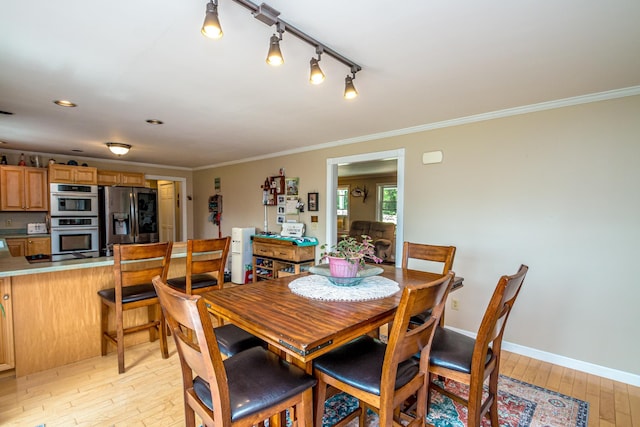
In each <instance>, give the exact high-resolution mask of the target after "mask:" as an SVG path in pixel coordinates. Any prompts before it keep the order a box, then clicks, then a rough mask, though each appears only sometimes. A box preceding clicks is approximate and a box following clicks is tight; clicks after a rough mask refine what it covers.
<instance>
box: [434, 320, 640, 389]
mask: <svg viewBox="0 0 640 427" xmlns="http://www.w3.org/2000/svg"><path fill="white" fill-rule="evenodd" d="M447 329H451V330H452V331H456V332H458V333H461V334H463V335H466V336H469V337H471V338H475V337H476V334H475V333H472V332H469V331H465V330H462V329H458V328H453V327H450V326H447ZM502 348H503V349H504V350H507V351H510V352H512V353H516V354H521V355H523V356H527V357H531V358H532V359H537V360H541V361H543V362H548V363H553V364H554V365H558V366H563V367H565V368H570V369H575V370H576V371H581V372H586V373H588V374H592V375H597V376H599V377H603V378H608V379H610V380H613V381H618V382H621V383H625V384H629V385H632V386H635V387H640V375H636V374H632V373H630V372H624V371H619V370H617V369H611V368H608V367H606V366H600V365H596V364H593V363H589V362H584V361H582V360H576V359H571V358H569V357H565V356H560V355H558V354H554V353H549V352H546V351H542V350H538V349H535V348H531V347H526V346H523V345H520V344H514V343H510V342H507V341H503V342H502Z"/></svg>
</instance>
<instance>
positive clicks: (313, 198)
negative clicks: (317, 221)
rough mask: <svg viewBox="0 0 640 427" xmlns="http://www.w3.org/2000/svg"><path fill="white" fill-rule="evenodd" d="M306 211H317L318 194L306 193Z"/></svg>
mask: <svg viewBox="0 0 640 427" xmlns="http://www.w3.org/2000/svg"><path fill="white" fill-rule="evenodd" d="M307 209H308V210H309V211H317V210H318V193H307Z"/></svg>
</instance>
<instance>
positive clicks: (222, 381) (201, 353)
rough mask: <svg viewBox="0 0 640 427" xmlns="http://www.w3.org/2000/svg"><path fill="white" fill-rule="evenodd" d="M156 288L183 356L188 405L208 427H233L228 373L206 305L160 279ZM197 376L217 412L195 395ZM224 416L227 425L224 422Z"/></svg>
mask: <svg viewBox="0 0 640 427" xmlns="http://www.w3.org/2000/svg"><path fill="white" fill-rule="evenodd" d="M153 285H154V286H155V288H156V293H157V294H158V298H159V299H160V304H161V306H162V310H163V312H164V314H165V317H166V319H167V323H168V324H169V327H170V328H171V332H172V334H173V337H174V340H175V342H176V348H177V351H178V354H179V356H180V367H181V369H182V380H183V386H184V399H185V404H186V405H189V406H190V407H191V408H192V409H193V410H194V411H195V413H196V414H198V416H199V417H200V418H202V420H203V421H204V424H205V425H208V426H212V425H220V426H223V425H227V426H228V425H231V418H230V416H229V414H230V413H231V403H230V399H229V388H228V385H227V373H226V371H225V369H224V365H223V362H222V356H221V354H220V351H219V350H218V343H217V341H216V336H215V332H214V329H213V324H212V323H211V318H210V317H209V313H208V311H207V307H206V305H205V301H204V300H203V299H202V297H201V296H199V295H188V294H185V293H183V292H180V291H177V290H175V289H173V288H171V287H170V286H168V285H167V284H166V283H165V282H164V281H163V280H162V279H161V278H160V277H156V278H154V279H153ZM189 332H190V333H189ZM194 374H195V375H194ZM195 376H199V377H200V378H202V379H203V380H205V381H207V382H208V383H209V387H210V389H211V398H212V406H213V408H215V411H210V410H209V409H208V408H207V407H206V406H205V404H204V403H203V402H202V401H201V400H200V399H199V398H198V396H197V395H196V393H195V391H194V389H193V378H194V377H195ZM187 414H188V412H187ZM225 415H226V418H228V419H227V420H226V422H225V421H222V420H223V419H224V418H225ZM187 425H189V423H187Z"/></svg>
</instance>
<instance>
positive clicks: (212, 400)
mask: <svg viewBox="0 0 640 427" xmlns="http://www.w3.org/2000/svg"><path fill="white" fill-rule="evenodd" d="M153 284H154V286H155V288H156V291H157V293H158V297H159V299H160V304H161V306H162V310H163V312H164V314H165V317H166V318H167V322H168V323H169V327H170V328H171V332H172V335H173V337H174V340H175V342H176V348H177V351H178V355H179V356H180V366H181V369H182V379H183V392H184V405H185V419H186V423H185V424H186V425H187V426H195V416H196V414H197V415H198V416H199V417H200V418H202V420H203V422H204V425H206V426H209V427H214V426H216V427H218V426H224V427H227V426H229V427H248V426H252V425H255V424H259V423H261V422H262V421H263V420H265V419H267V418H270V417H276V416H280V414H281V413H282V412H283V411H285V410H286V409H289V408H293V410H292V411H289V413H290V417H291V421H292V425H294V426H295V425H297V426H299V427H311V425H312V421H313V414H312V411H313V392H312V390H313V387H314V386H315V384H316V380H315V378H313V377H312V376H310V375H308V374H306V373H305V372H304V371H303V370H302V369H300V368H298V367H297V366H294V365H291V364H290V363H288V362H286V361H284V360H282V359H280V358H279V357H278V356H277V355H276V354H275V353H272V352H270V351H268V350H265V349H264V348H262V347H253V348H250V349H248V350H245V351H243V352H240V353H238V354H236V355H234V356H232V357H230V358H228V359H226V360H224V361H223V360H222V355H221V353H220V351H219V349H218V345H217V342H216V332H215V329H214V328H213V325H212V323H211V317H210V316H209V313H208V311H207V307H206V304H205V301H204V299H202V296H200V295H188V294H186V293H183V292H180V291H177V290H175V289H173V288H172V287H170V286H168V285H167V284H166V283H165V282H164V281H163V280H162V279H161V278H160V277H155V278H154V279H153ZM186 330H190V331H192V332H193V336H189V334H187V333H186V332H185V331H186ZM274 419H275V418H274Z"/></svg>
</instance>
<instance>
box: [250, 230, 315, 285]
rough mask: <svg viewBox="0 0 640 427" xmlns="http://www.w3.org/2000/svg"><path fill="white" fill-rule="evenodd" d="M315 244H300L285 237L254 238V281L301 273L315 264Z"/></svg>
mask: <svg viewBox="0 0 640 427" xmlns="http://www.w3.org/2000/svg"><path fill="white" fill-rule="evenodd" d="M315 258H316V247H315V246H298V245H297V244H295V242H292V241H290V240H284V239H277V238H268V237H255V236H254V238H253V282H254V283H255V282H258V281H260V280H269V279H277V278H279V277H285V276H289V275H292V274H300V273H301V272H303V271H306V270H308V269H309V267H311V266H312V265H314V263H315Z"/></svg>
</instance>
